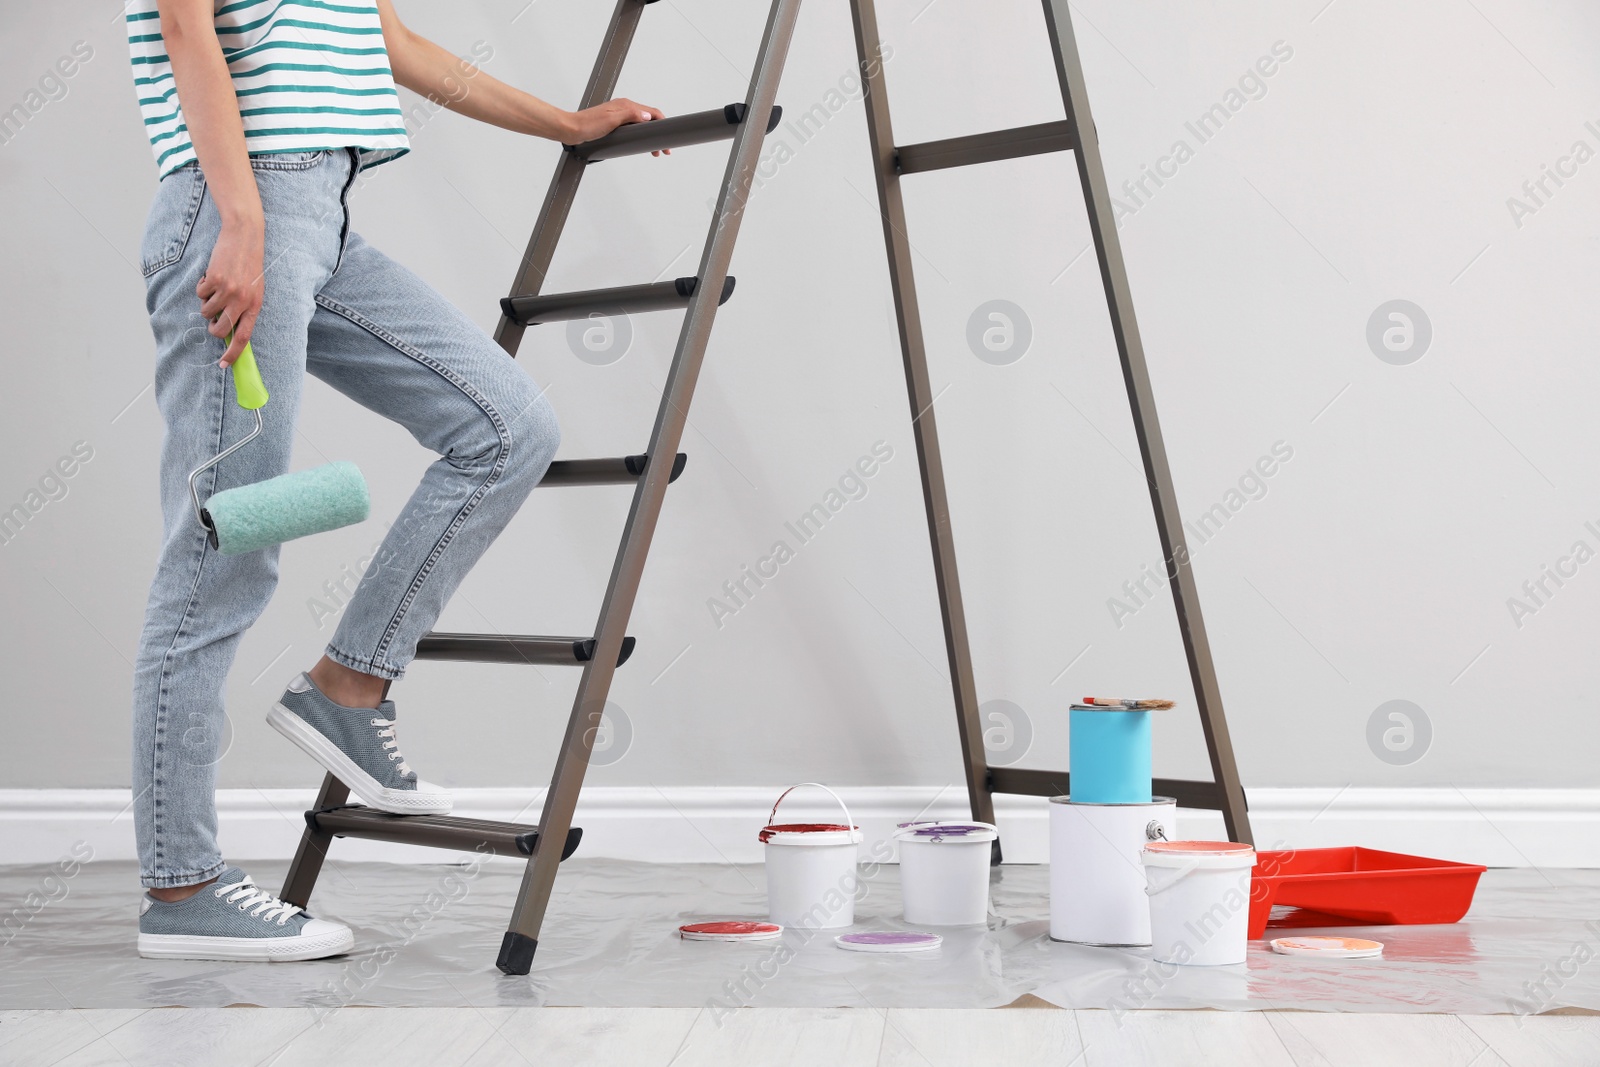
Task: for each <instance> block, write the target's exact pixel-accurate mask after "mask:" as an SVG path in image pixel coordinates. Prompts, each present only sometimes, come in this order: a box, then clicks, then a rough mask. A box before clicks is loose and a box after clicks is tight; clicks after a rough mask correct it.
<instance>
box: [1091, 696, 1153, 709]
mask: <svg viewBox="0 0 1600 1067" xmlns="http://www.w3.org/2000/svg"><path fill="white" fill-rule="evenodd" d="M1172 706H1173V701H1171V700H1122V699H1119V698H1116V697H1084V698H1083V703H1082V704H1081V705H1079V707H1085V708H1123V709H1125V710H1128V711H1166V710H1167V709H1168V708H1170V707H1172Z"/></svg>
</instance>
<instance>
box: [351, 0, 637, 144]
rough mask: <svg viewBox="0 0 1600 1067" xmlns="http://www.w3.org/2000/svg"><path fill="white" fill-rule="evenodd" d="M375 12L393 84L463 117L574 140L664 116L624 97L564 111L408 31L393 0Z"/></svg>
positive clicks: (554, 138) (381, 3) (384, 0)
mask: <svg viewBox="0 0 1600 1067" xmlns="http://www.w3.org/2000/svg"><path fill="white" fill-rule="evenodd" d="M378 13H379V16H380V18H381V19H382V20H383V44H384V47H385V48H386V49H388V52H389V67H390V69H391V70H393V71H394V80H395V82H396V83H398V84H400V85H403V86H405V87H406V88H407V89H410V90H412V91H413V92H417V93H421V94H422V95H423V96H426V97H427V98H428V99H430V100H432V101H434V102H435V103H438V104H442V105H444V106H445V107H447V108H449V109H450V110H452V111H458V112H460V113H461V114H463V115H466V116H467V117H468V118H473V119H478V120H479V121H480V122H487V123H489V124H490V125H493V126H500V127H502V128H504V129H507V130H512V131H515V132H516V133H528V134H532V135H533V136H535V137H545V138H548V139H549V140H552V141H560V142H562V143H563V144H579V143H581V142H583V141H592V140H594V139H595V138H596V137H603V136H605V135H606V134H608V133H610V132H611V131H612V130H614V129H616V128H617V127H618V126H622V125H625V124H626V123H630V122H648V121H650V120H651V119H659V118H663V117H664V116H663V115H662V114H661V112H660V111H659V110H658V109H656V108H653V107H650V106H648V105H646V104H638V103H635V102H634V101H632V100H628V99H626V98H624V97H618V98H617V99H615V100H608V101H606V102H605V103H603V104H600V105H597V106H595V107H591V108H586V109H584V110H582V111H563V110H562V109H560V108H558V107H556V106H554V105H553V104H547V103H545V102H544V101H543V100H540V99H539V98H538V97H535V96H530V95H528V94H527V93H525V92H523V91H522V90H520V89H513V88H512V87H511V86H509V85H507V84H506V83H505V82H502V81H499V80H497V79H495V78H491V77H490V76H489V75H487V74H485V73H483V72H482V71H481V70H479V69H478V68H477V67H474V66H473V65H472V64H471V63H468V62H467V61H466V60H464V59H458V58H457V57H455V56H453V55H451V54H450V53H449V52H447V51H445V50H444V49H443V48H440V47H439V46H438V45H436V44H434V43H433V42H432V41H430V40H428V39H427V38H425V37H419V36H418V35H416V34H414V33H412V32H411V31H410V30H408V29H407V28H406V27H405V25H404V24H403V23H401V21H400V17H399V16H398V15H396V14H395V12H394V4H393V2H392V0H378ZM466 79H471V82H472V84H471V87H470V89H469V88H468V87H467V86H466V85H465V80H466ZM659 154H660V153H656V152H652V153H651V155H659Z"/></svg>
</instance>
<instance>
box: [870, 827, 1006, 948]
mask: <svg viewBox="0 0 1600 1067" xmlns="http://www.w3.org/2000/svg"><path fill="white" fill-rule="evenodd" d="M999 836H1000V831H999V830H998V829H996V828H995V826H994V824H993V823H986V822H911V823H901V824H900V826H899V828H898V829H896V830H895V832H894V839H895V843H896V844H897V845H899V846H900V898H901V900H902V902H903V903H904V906H905V917H906V922H908V923H912V924H914V925H917V926H977V925H980V924H983V923H987V922H988V921H989V856H990V854H991V852H993V849H994V841H995V840H996V839H997V838H998V837H999Z"/></svg>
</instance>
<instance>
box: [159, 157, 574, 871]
mask: <svg viewBox="0 0 1600 1067" xmlns="http://www.w3.org/2000/svg"><path fill="white" fill-rule="evenodd" d="M252 165H253V167H254V170H255V178H256V185H257V186H258V188H259V189H260V191H261V203H262V207H263V209H264V211H265V215H266V255H265V262H266V298H265V300H264V301H263V303H262V306H261V315H260V318H259V319H258V320H257V322H256V326H255V332H254V335H253V337H252V339H251V343H252V345H253V347H254V348H255V352H256V359H257V361H258V362H259V364H260V367H261V374H262V377H263V378H264V379H265V381H266V385H267V390H268V392H270V393H271V400H270V402H269V403H268V404H267V406H266V407H265V408H263V409H262V414H263V416H264V417H265V420H266V431H265V433H264V434H263V435H262V436H261V437H259V438H257V439H256V440H254V441H252V442H251V443H250V444H249V445H247V446H245V447H244V448H243V449H241V450H240V451H239V452H237V453H235V454H234V455H233V456H231V457H229V458H228V459H227V460H225V461H223V463H221V464H220V465H218V466H217V467H214V468H212V469H211V470H210V471H208V472H207V473H206V474H205V475H204V476H203V477H202V479H201V484H200V496H201V499H202V500H204V499H206V498H207V497H208V496H210V495H211V494H213V493H216V492H219V491H221V490H223V489H228V488H231V487H233V486H238V485H247V484H250V483H253V482H258V481H261V480H263V479H266V478H271V477H273V476H275V475H279V474H282V473H284V472H285V471H287V470H288V468H289V455H290V448H291V445H292V443H293V440H294V437H295V420H296V416H297V414H298V412H299V407H300V391H301V383H302V381H303V378H304V375H305V373H306V372H307V371H309V372H310V373H311V374H314V375H316V376H317V377H318V378H320V379H322V380H323V381H325V382H327V383H328V384H329V385H331V386H333V387H334V388H335V389H337V390H339V391H340V392H341V393H344V394H345V395H346V396H348V397H350V398H351V399H352V400H354V401H355V402H356V403H358V404H360V405H361V406H363V407H365V408H368V409H370V410H372V411H375V412H377V413H378V414H379V415H382V416H384V417H385V418H388V419H392V420H394V421H395V422H398V423H400V424H401V425H402V426H404V427H405V428H406V429H407V430H409V431H411V434H412V436H414V437H415V438H416V439H417V440H418V441H419V442H420V443H421V444H423V445H424V446H426V447H427V448H429V449H431V450H433V451H434V452H436V453H438V455H439V459H438V460H437V461H436V462H434V463H433V464H432V465H431V466H429V467H428V469H427V472H426V473H425V474H424V475H423V478H422V484H421V485H419V486H418V487H417V490H416V492H415V493H414V494H413V495H412V497H411V500H410V501H409V502H408V503H407V504H406V506H405V509H404V510H403V511H402V512H401V513H400V516H399V518H398V519H396V520H395V522H394V524H393V525H392V526H390V527H389V530H388V534H387V536H386V537H385V538H384V541H383V544H382V546H381V547H380V548H379V550H378V552H377V555H376V556H375V557H374V558H373V560H372V564H371V566H370V567H368V568H367V570H366V573H365V574H364V575H363V576H362V579H361V582H360V584H359V585H358V586H357V588H356V591H355V593H354V595H353V596H352V597H351V599H350V601H349V603H348V605H347V606H346V607H345V610H344V614H343V617H342V618H341V619H340V622H339V626H338V628H337V630H336V632H335V633H334V636H333V640H332V643H330V644H329V645H328V647H327V655H328V656H329V657H330V658H331V659H333V660H336V661H337V662H339V663H342V664H344V665H345V666H346V667H350V668H353V669H355V670H358V671H362V672H364V673H366V674H370V675H376V676H378V677H381V678H398V677H400V676H401V674H402V673H403V672H404V670H405V667H406V664H407V663H409V662H410V660H411V659H412V657H413V656H414V654H415V652H416V646H417V641H418V639H419V638H421V636H422V635H423V634H425V633H427V632H428V630H429V629H431V628H432V626H433V624H434V621H435V620H436V619H437V618H438V616H439V613H440V611H442V610H443V608H444V605H445V603H446V602H447V601H448V600H449V599H450V596H451V594H453V593H454V592H455V590H456V587H457V586H459V585H460V583H461V580H462V578H463V577H464V576H465V575H466V573H467V571H468V570H470V569H471V568H472V565H473V564H474V563H476V562H477V561H478V559H479V557H480V556H482V555H483V553H484V551H485V550H486V549H487V548H488V547H489V545H490V544H491V543H492V542H493V541H494V539H495V537H496V536H498V535H499V533H500V531H501V530H502V529H504V528H505V526H506V524H507V523H508V522H509V521H510V519H511V517H512V516H513V515H514V514H515V513H516V511H517V509H518V508H519V507H521V505H522V502H523V500H524V499H526V497H527V495H528V492H529V491H530V490H531V489H533V487H534V486H535V485H537V484H538V483H539V479H540V478H542V477H544V472H545V469H546V468H547V467H548V466H549V465H550V460H551V458H552V457H553V456H554V455H555V451H556V445H557V443H558V441H559V438H560V434H559V431H558V430H557V428H556V418H555V413H554V412H553V411H552V410H551V407H550V404H549V402H548V401H547V400H546V399H545V397H544V394H543V392H542V391H541V390H540V389H539V387H538V386H537V385H535V384H534V383H533V382H532V381H530V380H529V378H528V376H527V374H526V373H524V372H523V371H522V369H521V368H519V367H518V366H517V364H516V363H515V362H514V361H513V360H511V359H510V358H508V357H507V356H506V354H505V352H503V351H502V350H501V349H500V348H499V346H497V345H496V344H495V343H494V342H493V341H492V340H491V339H490V338H488V337H487V336H485V335H484V333H483V331H482V330H480V329H478V327H477V326H475V325H474V324H473V323H472V322H471V321H470V320H469V319H468V318H467V317H466V316H465V315H463V314H462V313H461V312H460V311H458V310H457V309H456V308H454V307H452V306H451V305H450V304H449V303H448V302H446V301H445V300H444V298H443V297H441V296H439V294H437V293H435V292H434V291H433V290H432V289H430V288H429V287H428V286H427V285H425V284H424V283H423V282H422V281H421V280H419V279H418V278H417V277H416V276H415V275H413V274H411V272H409V271H407V270H406V269H405V268H403V267H401V266H400V265H399V264H397V263H395V262H394V261H392V260H390V259H389V258H388V257H387V256H385V255H383V253H381V252H379V251H377V250H376V249H374V248H372V247H371V246H369V245H368V244H367V243H366V242H365V241H363V240H362V239H361V237H360V236H359V235H357V234H354V233H351V232H350V230H349V216H348V214H347V211H346V200H347V198H348V195H349V192H350V187H351V185H352V184H353V182H354V177H355V166H356V164H355V160H354V158H353V154H352V153H349V152H339V151H333V152H307V153H293V154H279V155H266V156H257V157H253V158H252ZM219 232H220V220H219V218H218V215H217V210H216V205H215V204H214V203H213V202H212V200H211V198H210V197H209V196H208V195H207V193H206V182H205V177H204V176H203V175H202V174H201V173H200V170H199V168H198V167H197V166H195V165H194V164H190V165H189V166H187V167H184V168H182V169H180V170H177V171H174V172H173V173H172V174H169V175H168V176H167V177H166V178H165V179H163V180H162V182H161V185H160V189H159V191H158V192H157V194H156V199H155V203H154V205H153V206H152V207H151V211H150V217H149V221H148V223H147V224H146V228H145V235H144V242H143V246H142V248H141V250H140V258H141V260H142V269H143V273H144V276H145V284H146V290H147V301H146V303H147V305H148V308H149V311H150V324H151V328H152V330H153V331H154V333H155V339H156V370H155V379H156V381H155V388H156V401H157V403H158V404H159V405H160V408H161V414H162V418H163V419H164V420H165V421H166V439H165V443H164V444H163V446H162V454H161V508H162V517H163V528H164V531H165V534H164V537H163V540H162V546H161V557H160V561H159V563H158V565H157V569H156V576H155V580H154V582H153V583H152V585H151V588H150V599H149V605H148V607H147V609H146V614H145V622H144V629H143V632H142V634H141V635H140V639H139V655H138V661H137V663H136V664H135V668H134V683H133V792H134V821H135V826H136V830H137V836H138V844H139V865H140V876H141V880H142V881H143V883H144V885H146V886H182V885H193V884H195V883H197V882H203V881H205V880H207V879H209V878H212V877H214V876H215V875H216V874H218V873H219V872H220V871H221V870H222V868H223V862H222V856H221V854H220V853H219V852H218V850H217V842H216V829H217V816H216V796H215V793H216V777H217V769H216V765H217V762H218V760H219V759H220V758H221V756H222V753H221V751H220V740H221V738H222V737H223V735H224V734H225V732H226V731H225V729H224V724H225V714H224V710H223V693H224V690H225V683H226V680H227V675H228V670H229V667H230V666H231V665H232V663H233V658H234V653H235V651H236V650H237V648H238V645H239V639H240V637H241V636H242V635H243V634H244V631H245V630H246V629H247V628H249V626H250V625H251V623H253V622H254V621H255V620H256V618H257V617H258V616H259V615H260V614H261V612H262V611H263V610H264V609H265V608H266V606H267V602H268V600H269V599H270V598H271V596H272V593H273V589H274V588H275V587H276V585H277V581H278V550H277V549H276V548H271V549H264V550H261V551H258V552H250V553H246V554H243V555H237V556H223V555H220V554H218V553H217V552H216V551H215V550H214V549H212V548H211V547H210V545H209V543H208V541H207V538H206V532H205V530H204V529H202V528H201V526H200V524H199V523H198V522H197V521H196V519H195V516H194V511H193V509H192V507H191V505H190V502H189V490H188V481H187V479H188V475H189V472H190V471H191V470H193V469H194V468H195V467H197V466H199V465H200V464H201V463H202V462H204V461H205V460H207V459H209V458H211V457H212V456H215V455H216V454H217V453H218V452H219V451H221V449H222V448H224V447H225V446H226V445H228V444H230V443H232V442H234V441H237V440H239V439H240V438H241V437H243V436H245V435H246V434H247V433H248V432H249V431H250V430H251V429H252V428H253V427H254V425H255V419H254V416H253V415H252V414H251V413H249V412H247V411H244V410H243V409H241V408H240V407H239V406H238V404H237V403H236V402H235V400H234V393H233V384H232V376H231V374H230V373H229V372H228V371H226V370H224V369H222V368H220V367H218V366H217V360H218V358H219V357H220V356H221V354H222V348H223V345H222V342H221V341H219V340H217V339H216V338H214V337H212V336H210V335H209V334H208V333H207V332H206V323H205V320H204V319H203V318H202V316H201V315H200V300H199V298H198V297H197V296H196V295H195V286H196V284H197V283H198V282H199V281H200V278H201V276H202V275H203V274H204V272H205V268H206V263H207V260H208V259H209V258H210V255H211V249H212V248H213V247H214V245H215V243H216V240H217V236H218V234H219ZM330 458H333V457H330ZM307 666H309V664H308V665H307ZM263 710H264V709H263Z"/></svg>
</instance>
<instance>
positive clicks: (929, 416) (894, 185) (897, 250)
mask: <svg viewBox="0 0 1600 1067" xmlns="http://www.w3.org/2000/svg"><path fill="white" fill-rule="evenodd" d="M850 12H851V16H852V20H853V21H854V23H855V37H856V58H857V60H858V61H859V63H860V67H861V77H862V84H863V85H864V86H865V90H866V91H865V96H864V99H863V103H864V104H865V105H866V112H867V136H868V140H869V143H870V144H871V146H872V171H873V178H874V180H875V182H876V184H877V188H878V206H879V214H880V215H881V217H882V220H883V239H884V244H885V246H886V247H887V250H888V259H889V284H890V288H891V289H892V290H893V293H894V311H895V321H896V323H897V325H898V327H899V332H900V357H901V362H902V363H903V364H904V368H905V376H906V391H907V394H908V399H909V400H910V404H911V431H912V437H913V439H914V440H915V442H916V448H917V469H918V471H919V473H920V476H921V479H922V500H923V504H924V507H925V510H926V512H927V518H928V537H929V540H930V542H931V545H932V549H933V575H934V582H935V585H936V588H937V591H938V596H939V615H940V618H941V620H942V623H943V627H944V640H945V652H946V657H947V661H948V664H949V669H950V687H951V690H952V693H953V696H954V699H955V712H956V724H957V727H958V730H959V733H960V737H961V764H962V768H963V771H964V774H965V778H966V783H967V797H968V800H969V801H970V803H971V807H972V817H973V818H974V819H975V820H977V821H979V822H988V823H992V822H994V797H993V795H992V794H991V793H990V790H989V785H988V777H989V767H988V758H987V756H986V754H985V752H984V749H983V723H982V720H981V719H980V717H979V714H978V692H977V684H976V681H975V679H974V676H973V670H972V648H971V644H970V641H969V639H968V636H967V619H966V610H965V608H964V606H963V602H962V598H961V580H960V577H959V574H958V572H957V569H956V548H955V537H954V534H953V533H952V531H951V524H950V499H949V495H948V493H947V492H946V489H945V478H944V459H943V457H942V455H941V453H940V449H939V430H938V425H937V420H936V418H935V417H934V412H933V402H934V399H935V397H934V395H933V388H932V386H931V385H930V384H929V381H928V355H927V349H926V346H925V344H924V341H923V335H922V313H921V310H920V309H919V307H918V305H917V289H916V279H915V272H914V269H913V265H912V261H911V242H910V240H909V238H908V237H907V236H906V215H905V204H904V201H903V198H902V196H901V192H900V177H899V173H898V171H897V169H896V164H895V146H894V133H893V127H892V126H891V124H890V120H889V99H888V92H887V90H886V88H885V84H884V76H883V60H882V58H881V50H880V45H881V41H880V39H879V36H878V18H877V12H876V5H875V4H874V0H851V4H850ZM995 856H996V858H998V856H999V848H998V842H996V849H995Z"/></svg>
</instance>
